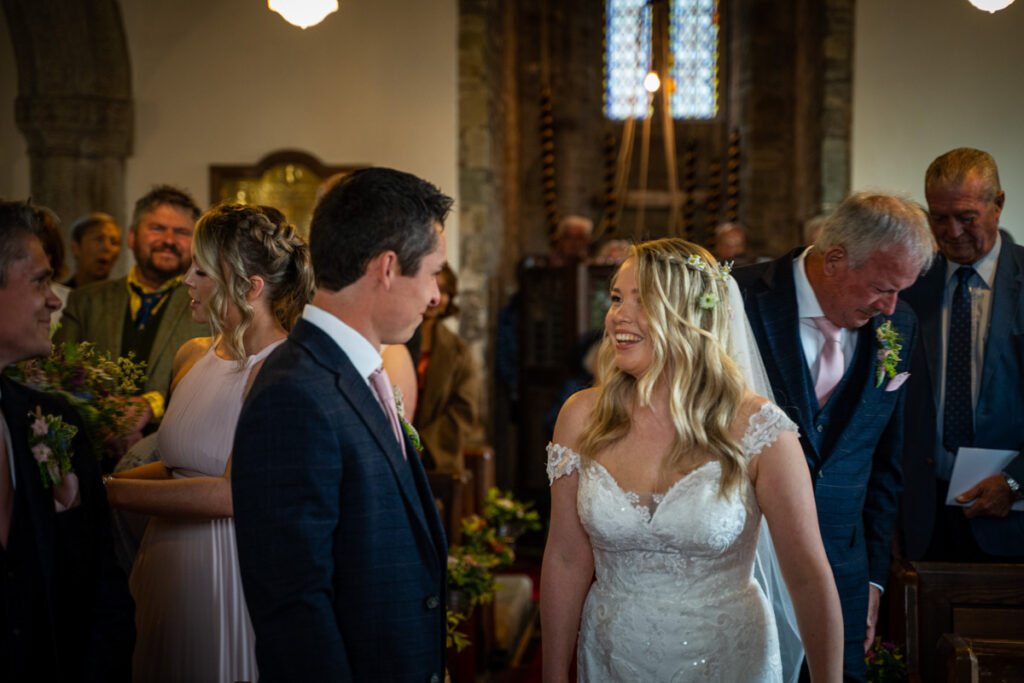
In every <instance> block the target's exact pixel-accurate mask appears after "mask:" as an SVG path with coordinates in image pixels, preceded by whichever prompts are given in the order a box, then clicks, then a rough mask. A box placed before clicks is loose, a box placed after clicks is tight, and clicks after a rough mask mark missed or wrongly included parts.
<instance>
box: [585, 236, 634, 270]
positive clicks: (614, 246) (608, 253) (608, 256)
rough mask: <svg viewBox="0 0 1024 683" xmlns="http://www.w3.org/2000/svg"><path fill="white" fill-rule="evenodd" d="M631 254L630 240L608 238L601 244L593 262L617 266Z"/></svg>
mask: <svg viewBox="0 0 1024 683" xmlns="http://www.w3.org/2000/svg"><path fill="white" fill-rule="evenodd" d="M627 256H629V240H608V241H607V242H605V243H604V244H602V245H601V248H600V249H598V250H597V254H596V255H595V256H594V260H593V263H594V264H595V265H600V266H617V265H620V264H621V263H622V262H623V261H625V260H626V257H627Z"/></svg>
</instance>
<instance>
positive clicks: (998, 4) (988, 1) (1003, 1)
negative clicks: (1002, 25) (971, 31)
mask: <svg viewBox="0 0 1024 683" xmlns="http://www.w3.org/2000/svg"><path fill="white" fill-rule="evenodd" d="M969 2H970V3H971V4H972V5H974V6H975V7H977V8H978V9H983V10H985V11H986V12H992V13H995V12H998V11H999V10H1001V9H1006V8H1007V7H1009V6H1010V5H1012V4H1013V0H969Z"/></svg>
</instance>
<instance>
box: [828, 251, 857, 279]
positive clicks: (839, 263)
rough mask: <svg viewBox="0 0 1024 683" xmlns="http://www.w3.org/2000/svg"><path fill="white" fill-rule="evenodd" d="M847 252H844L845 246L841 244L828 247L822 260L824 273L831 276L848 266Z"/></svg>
mask: <svg viewBox="0 0 1024 683" xmlns="http://www.w3.org/2000/svg"><path fill="white" fill-rule="evenodd" d="M849 258H850V256H849V254H847V253H846V248H845V247H841V246H836V247H830V248H829V249H828V251H826V252H825V254H824V262H823V263H822V268H823V269H824V271H825V275H827V276H830V277H831V276H833V275H835V274H836V273H838V272H839V271H840V270H841V269H843V268H846V267H848V266H849Z"/></svg>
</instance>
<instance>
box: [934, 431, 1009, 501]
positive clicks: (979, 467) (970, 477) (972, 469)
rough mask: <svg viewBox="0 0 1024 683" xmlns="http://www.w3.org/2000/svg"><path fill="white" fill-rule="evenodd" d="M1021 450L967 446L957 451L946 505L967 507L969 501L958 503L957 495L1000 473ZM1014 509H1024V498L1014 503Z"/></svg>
mask: <svg viewBox="0 0 1024 683" xmlns="http://www.w3.org/2000/svg"><path fill="white" fill-rule="evenodd" d="M1018 452H1019V451H1000V450H995V449H991V448H965V447H961V448H960V450H959V451H957V454H956V459H955V460H954V461H953V474H952V476H950V478H949V495H948V496H946V505H954V506H956V507H966V506H967V505H970V503H971V502H972V501H969V502H967V503H958V502H957V501H956V497H957V496H959V495H960V494H961V493H963V492H964V491H966V490H968V489H970V488H973V487H974V485H975V484H977V483H978V482H979V481H981V480H982V479H985V478H986V477H991V476H992V475H993V474H999V473H1000V472H1002V471H1003V468H1004V467H1006V466H1007V465H1009V464H1010V461H1012V460H1013V459H1014V458H1016V457H1017V454H1018ZM1011 509H1013V510H1024V500H1019V501H1017V502H1016V503H1014V504H1013V507H1012V508H1011Z"/></svg>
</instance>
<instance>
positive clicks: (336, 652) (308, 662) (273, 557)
mask: <svg viewBox="0 0 1024 683" xmlns="http://www.w3.org/2000/svg"><path fill="white" fill-rule="evenodd" d="M451 205H452V200H451V199H450V198H449V197H447V196H445V195H444V194H442V193H441V192H439V191H438V189H437V188H436V187H434V186H433V185H431V184H430V183H427V182H426V181H424V180H421V179H419V178H417V177H415V176H412V175H409V174H408V173H402V172H400V171H395V170H391V169H386V168H370V169H365V170H361V171H356V172H354V173H352V174H351V175H349V176H346V177H345V178H343V179H342V180H341V181H340V182H338V183H337V184H336V185H335V186H334V187H333V188H332V189H330V190H329V191H328V192H327V194H326V195H325V196H324V197H323V199H321V201H320V203H319V204H318V205H317V207H316V211H315V212H314V215H313V222H312V225H311V226H310V250H311V252H312V258H313V268H314V271H315V273H316V282H317V291H316V294H315V296H314V298H313V303H312V304H310V305H308V306H306V309H305V310H304V312H303V315H302V320H300V321H299V322H298V323H297V324H296V325H295V328H294V329H293V330H292V332H291V334H290V336H289V338H288V340H287V341H286V342H285V343H284V344H282V345H281V347H279V348H278V349H277V350H276V351H275V352H274V353H273V354H271V356H270V357H269V358H268V359H267V361H266V363H265V365H264V367H263V369H262V371H261V372H260V373H259V377H258V378H257V379H256V381H255V383H254V385H253V388H252V391H251V392H250V394H249V397H248V399H247V400H246V403H245V405H244V407H243V409H242V414H241V417H240V418H239V421H238V428H237V431H236V434H235V446H234V461H233V468H232V473H231V480H232V491H233V494H234V514H235V527H236V530H237V537H238V558H239V564H240V566H241V572H242V582H243V586H244V588H245V597H246V601H247V603H248V606H249V614H250V616H251V618H252V623H253V628H254V630H255V633H256V660H257V664H258V666H259V671H260V681H265V682H267V681H417V682H420V681H438V682H440V681H441V680H442V678H443V676H444V653H445V624H446V615H445V600H444V596H445V571H446V567H447V550H446V543H445V539H444V532H443V531H442V529H441V523H440V520H439V518H438V515H437V510H436V508H435V506H434V498H433V496H432V494H431V492H430V489H429V487H428V484H427V478H426V475H425V473H424V471H423V467H422V466H421V465H420V460H419V457H418V454H417V452H416V450H415V448H414V446H413V444H412V441H411V440H410V439H408V438H407V437H406V436H405V433H404V430H403V425H401V424H400V422H399V419H398V417H397V414H396V411H395V405H394V397H393V396H392V395H391V383H390V380H388V379H387V376H386V374H385V373H383V370H382V368H381V357H380V351H379V350H380V347H381V344H401V343H403V342H405V341H406V340H407V339H409V337H410V336H411V335H412V333H413V331H414V330H415V329H416V326H417V325H419V324H420V322H421V321H422V319H423V312H424V311H425V310H426V309H427V307H428V306H432V305H436V304H437V303H438V300H439V299H440V294H439V292H438V288H437V281H436V277H435V276H436V275H437V273H438V272H439V271H440V270H441V267H442V266H443V265H444V263H445V239H444V233H443V232H442V230H443V223H444V220H445V217H446V216H447V215H448V212H449V210H450V209H451Z"/></svg>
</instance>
